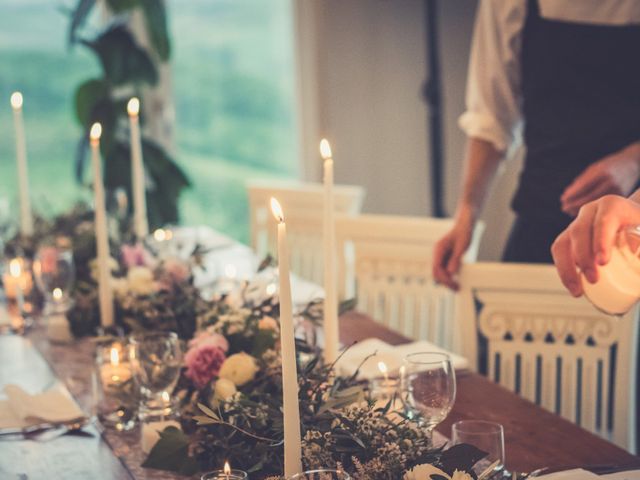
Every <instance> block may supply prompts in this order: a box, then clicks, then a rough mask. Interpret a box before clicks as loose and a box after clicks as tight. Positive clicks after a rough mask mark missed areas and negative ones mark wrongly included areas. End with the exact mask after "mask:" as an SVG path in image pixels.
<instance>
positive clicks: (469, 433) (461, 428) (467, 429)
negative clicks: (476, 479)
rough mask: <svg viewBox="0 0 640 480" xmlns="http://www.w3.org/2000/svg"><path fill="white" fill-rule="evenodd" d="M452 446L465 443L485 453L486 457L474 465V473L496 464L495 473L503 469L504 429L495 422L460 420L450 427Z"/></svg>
mask: <svg viewBox="0 0 640 480" xmlns="http://www.w3.org/2000/svg"><path fill="white" fill-rule="evenodd" d="M451 441H452V443H453V445H458V444H460V443H466V444H469V445H473V446H474V447H476V448H479V449H480V450H482V451H483V452H487V457H486V458H484V459H483V460H482V461H480V462H478V465H476V468H475V469H476V473H478V474H479V473H481V471H483V470H484V469H486V468H487V467H488V466H489V465H491V464H493V463H494V462H496V461H497V462H498V463H497V464H496V466H495V467H494V471H495V472H499V471H501V470H502V469H504V460H505V455H504V428H503V427H502V425H500V424H499V423H496V422H488V421H485V420H460V421H459V422H456V423H454V424H453V426H452V427H451Z"/></svg>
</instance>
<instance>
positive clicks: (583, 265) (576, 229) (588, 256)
mask: <svg viewBox="0 0 640 480" xmlns="http://www.w3.org/2000/svg"><path fill="white" fill-rule="evenodd" d="M630 225H640V204H639V203H637V202H636V201H634V200H630V199H627V198H623V197H620V196H616V195H606V196H604V197H602V198H600V199H599V200H596V201H594V202H590V203H587V204H586V205H584V206H583V207H582V208H581V209H580V212H579V213H578V216H577V217H576V219H575V220H574V221H573V222H572V223H571V225H569V226H568V227H567V229H566V230H565V231H564V232H562V233H561V234H560V235H559V236H558V238H556V240H555V242H553V245H552V246H551V254H552V255H553V261H554V263H555V265H556V268H557V269H558V273H559V274H560V279H561V280H562V283H563V284H564V286H565V287H567V290H569V291H570V292H571V294H572V295H573V296H575V297H579V296H580V295H582V293H583V292H582V282H581V281H580V274H579V273H578V270H577V269H580V271H581V272H582V273H583V274H584V276H585V277H586V279H587V281H589V282H590V283H595V282H597V281H598V270H597V266H598V265H606V264H607V263H608V262H609V260H610V258H611V250H612V247H613V244H614V242H615V238H616V234H617V233H618V231H619V230H620V229H621V228H623V227H626V226H630Z"/></svg>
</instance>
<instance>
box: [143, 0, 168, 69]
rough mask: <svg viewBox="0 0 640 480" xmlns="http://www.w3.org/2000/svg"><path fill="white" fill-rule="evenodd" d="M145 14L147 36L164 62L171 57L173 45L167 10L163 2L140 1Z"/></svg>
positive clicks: (160, 0) (156, 0) (153, 0)
mask: <svg viewBox="0 0 640 480" xmlns="http://www.w3.org/2000/svg"><path fill="white" fill-rule="evenodd" d="M139 2H140V6H141V7H142V10H143V11H144V14H145V20H146V22H145V25H146V27H147V34H148V35H149V40H150V41H151V45H152V46H153V48H154V50H155V51H156V53H157V54H158V57H159V58H160V60H162V61H163V62H166V61H167V60H169V57H170V56H171V44H170V42H169V31H168V28H167V10H166V7H165V4H164V1H163V0H139Z"/></svg>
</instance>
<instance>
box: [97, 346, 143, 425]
mask: <svg viewBox="0 0 640 480" xmlns="http://www.w3.org/2000/svg"><path fill="white" fill-rule="evenodd" d="M96 369H97V375H96V379H97V387H98V388H97V402H96V410H97V415H98V419H99V420H100V423H102V424H103V425H104V426H105V427H109V428H114V429H116V430H119V431H126V430H131V429H132V428H133V427H134V426H135V423H136V415H137V411H138V403H139V399H138V397H139V393H138V389H137V388H136V383H135V380H134V378H133V374H132V371H131V370H132V368H131V361H130V358H129V352H128V350H127V348H125V345H123V344H122V343H121V342H119V341H116V342H110V343H105V344H104V345H100V346H99V347H98V350H97V355H96Z"/></svg>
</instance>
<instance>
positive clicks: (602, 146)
mask: <svg viewBox="0 0 640 480" xmlns="http://www.w3.org/2000/svg"><path fill="white" fill-rule="evenodd" d="M521 66H522V85H521V90H522V97H523V103H522V111H523V116H524V119H525V123H524V140H525V145H526V148H527V152H526V156H525V163H524V168H523V170H522V172H521V175H520V183H519V186H518V189H517V191H516V194H515V197H514V199H513V202H512V207H513V210H514V211H515V212H516V214H517V219H516V222H515V224H514V227H513V229H512V232H511V236H510V238H509V241H508V242H507V247H506V249H505V253H504V261H509V262H530V263H550V262H551V254H550V251H549V249H550V247H551V244H552V243H553V240H554V239H555V237H556V236H557V235H558V234H559V233H560V232H561V231H562V230H564V229H565V228H566V227H567V226H568V224H569V223H570V222H571V220H572V219H571V217H569V216H567V215H565V214H564V213H563V212H562V211H561V210H560V196H561V195H562V192H563V191H564V189H565V188H566V187H567V186H568V185H569V184H570V183H571V182H572V181H573V180H574V179H575V178H576V177H577V176H578V175H580V173H582V172H583V171H584V170H585V169H586V168H587V167H588V166H589V165H590V164H592V163H594V162H596V161H598V160H600V159H601V158H602V157H604V156H606V155H608V154H611V153H613V152H616V151H618V150H620V149H621V148H623V147H625V146H627V145H629V144H631V143H633V142H635V141H638V140H640V26H638V25H632V26H603V25H592V24H580V23H571V22H564V21H557V20H547V19H544V18H542V17H540V13H539V10H538V2H537V1H536V0H529V2H528V7H527V18H526V21H525V26H524V30H523V34H522V53H521Z"/></svg>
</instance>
